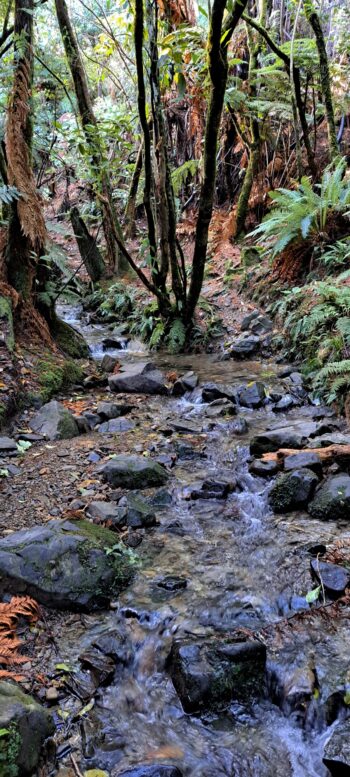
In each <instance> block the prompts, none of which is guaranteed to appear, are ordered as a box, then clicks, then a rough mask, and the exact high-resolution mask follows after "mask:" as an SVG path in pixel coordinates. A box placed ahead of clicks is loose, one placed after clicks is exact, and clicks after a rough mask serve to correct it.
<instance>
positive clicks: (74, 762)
mask: <svg viewBox="0 0 350 777" xmlns="http://www.w3.org/2000/svg"><path fill="white" fill-rule="evenodd" d="M70 760H71V761H72V766H73V769H74V771H75V773H76V775H77V777H84V775H83V773H82V772H81V771H80V769H79V766H78V764H77V762H76V760H75V758H74V755H71V757H70Z"/></svg>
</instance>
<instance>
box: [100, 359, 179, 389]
mask: <svg viewBox="0 0 350 777" xmlns="http://www.w3.org/2000/svg"><path fill="white" fill-rule="evenodd" d="M108 383H109V387H110V389H111V391H114V392H116V393H121V392H125V393H131V394H168V393H169V389H168V386H167V385H166V382H165V377H164V375H163V373H162V372H160V370H158V369H157V368H156V367H155V365H154V364H152V363H145V362H142V363H136V364H130V365H129V366H128V369H127V370H126V371H125V372H121V373H118V374H117V375H112V376H111V377H110V378H109V379H108Z"/></svg>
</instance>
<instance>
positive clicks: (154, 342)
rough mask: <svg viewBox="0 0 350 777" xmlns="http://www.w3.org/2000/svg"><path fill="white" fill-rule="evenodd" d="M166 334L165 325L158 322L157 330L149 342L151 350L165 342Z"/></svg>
mask: <svg viewBox="0 0 350 777" xmlns="http://www.w3.org/2000/svg"><path fill="white" fill-rule="evenodd" d="M164 333H165V327H164V323H163V321H158V323H157V324H156V326H155V328H154V329H153V332H152V335H151V338H150V341H149V345H150V348H157V347H158V346H159V345H160V343H161V342H162V340H163V337H164Z"/></svg>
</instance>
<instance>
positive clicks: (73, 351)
mask: <svg viewBox="0 0 350 777" xmlns="http://www.w3.org/2000/svg"><path fill="white" fill-rule="evenodd" d="M53 335H54V338H55V340H56V343H57V345H59V347H60V348H61V349H62V351H64V353H66V354H67V355H68V356H70V357H71V358H72V359H85V358H87V357H88V356H89V353H90V351H89V346H88V344H87V343H86V342H85V340H84V338H83V336H82V335H81V334H80V333H79V332H77V331H76V330H75V329H73V327H71V326H70V325H69V324H66V322H65V321H61V320H60V319H59V318H58V319H56V321H55V325H54V331H53Z"/></svg>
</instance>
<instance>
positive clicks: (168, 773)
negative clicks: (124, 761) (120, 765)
mask: <svg viewBox="0 0 350 777" xmlns="http://www.w3.org/2000/svg"><path fill="white" fill-rule="evenodd" d="M117 777H182V772H180V769H178V768H177V766H171V765H167V764H154V765H153V766H152V765H151V764H146V765H144V766H142V765H141V766H134V767H132V768H131V769H127V770H126V771H124V772H118V776H117Z"/></svg>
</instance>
